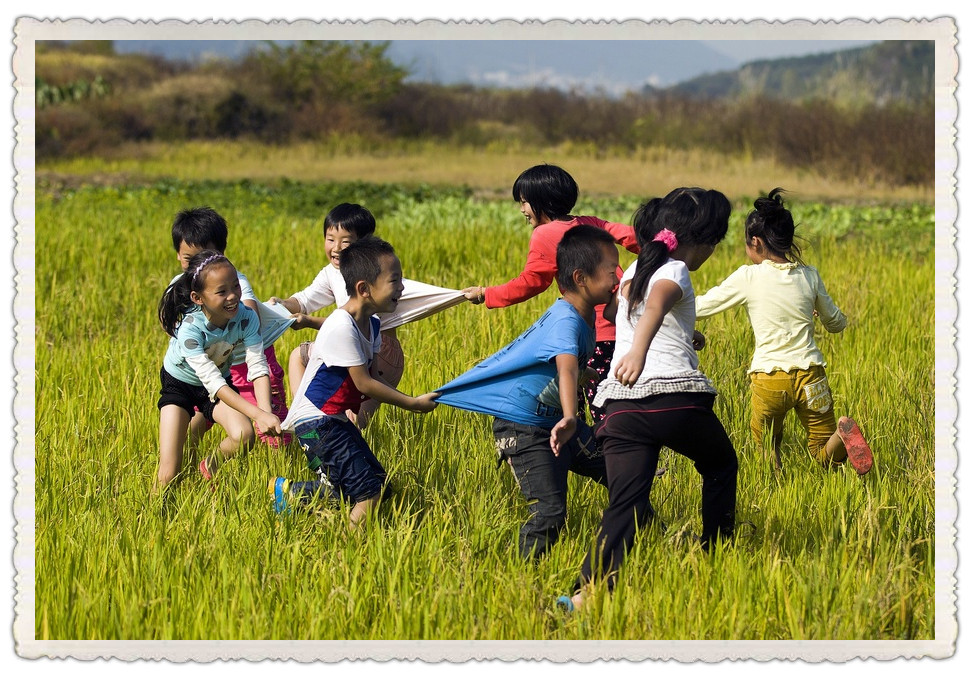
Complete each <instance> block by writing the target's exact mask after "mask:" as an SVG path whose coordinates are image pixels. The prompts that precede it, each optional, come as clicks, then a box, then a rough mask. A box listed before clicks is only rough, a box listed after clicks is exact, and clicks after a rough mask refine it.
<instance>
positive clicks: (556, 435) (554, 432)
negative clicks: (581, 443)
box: [551, 415, 578, 456]
mask: <svg viewBox="0 0 973 683" xmlns="http://www.w3.org/2000/svg"><path fill="white" fill-rule="evenodd" d="M577 429H578V419H577V418H576V417H574V416H573V415H570V416H569V415H565V416H564V417H562V418H561V420H560V421H559V422H558V423H557V424H556V425H554V427H552V428H551V450H552V451H554V455H555V456H558V455H561V448H562V447H563V446H564V444H566V443H567V442H568V441H570V440H571V437H572V436H574V432H575V431H576V430H577Z"/></svg>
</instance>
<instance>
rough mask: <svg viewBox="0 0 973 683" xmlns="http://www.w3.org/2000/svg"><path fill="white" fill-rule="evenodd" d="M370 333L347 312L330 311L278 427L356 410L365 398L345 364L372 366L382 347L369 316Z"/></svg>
mask: <svg viewBox="0 0 973 683" xmlns="http://www.w3.org/2000/svg"><path fill="white" fill-rule="evenodd" d="M370 322H371V325H370V327H369V332H370V336H369V337H366V336H365V335H363V334H362V332H361V330H360V329H358V325H357V324H356V323H355V319H354V318H353V317H352V316H351V314H350V313H348V312H347V311H345V310H344V309H341V308H339V309H338V310H336V311H335V312H334V313H332V314H331V315H329V316H328V317H327V318H326V319H325V321H324V323H323V324H322V325H321V329H320V330H318V334H317V336H316V337H315V339H314V346H313V348H312V349H311V355H310V357H309V358H308V364H307V370H305V372H304V377H303V378H302V379H301V385H300V386H299V387H298V388H297V392H296V393H295V395H294V400H293V401H292V402H291V407H290V410H288V411H287V417H286V418H285V419H284V421H283V423H282V424H281V427H282V428H283V429H284V430H287V431H293V430H294V425H296V424H297V423H299V422H303V421H304V420H307V419H313V418H317V417H321V416H323V415H334V416H337V417H343V416H344V412H345V410H347V409H349V408H350V409H352V410H357V409H358V407H360V406H361V401H362V399H363V398H364V397H363V396H362V394H361V391H360V390H359V389H358V388H357V387H356V386H355V383H354V382H352V380H351V376H350V375H349V374H348V368H351V367H357V366H359V365H364V366H366V367H369V366H371V363H372V358H374V357H375V355H376V354H377V353H378V352H379V350H380V349H381V348H382V336H381V335H380V334H379V329H378V328H379V320H378V318H377V317H376V316H372V317H371V319H370Z"/></svg>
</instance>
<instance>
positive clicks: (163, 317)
mask: <svg viewBox="0 0 973 683" xmlns="http://www.w3.org/2000/svg"><path fill="white" fill-rule="evenodd" d="M191 281H192V276H191V275H190V273H188V272H186V273H183V274H182V275H180V276H179V279H178V280H176V281H175V282H173V283H172V284H171V285H169V286H168V287H167V288H166V291H165V294H163V295H162V300H161V301H160V302H159V322H160V323H162V329H163V330H165V331H166V334H168V335H169V336H170V337H175V336H176V327H177V326H178V325H179V321H180V320H182V316H183V315H185V313H186V312H187V311H188V310H189V309H190V308H192V300H191V299H190V298H189V291H190V286H189V285H190V282H191Z"/></svg>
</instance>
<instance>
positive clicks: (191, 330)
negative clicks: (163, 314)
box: [162, 303, 270, 401]
mask: <svg viewBox="0 0 973 683" xmlns="http://www.w3.org/2000/svg"><path fill="white" fill-rule="evenodd" d="M238 350H239V351H240V352H241V353H242V355H243V356H244V358H245V359H246V362H247V379H248V380H249V381H251V382H252V381H253V380H254V379H256V378H257V377H261V376H263V375H270V370H269V369H268V367H267V357H266V356H264V347H263V341H262V340H261V338H260V320H259V318H258V317H257V314H256V313H254V312H253V311H251V310H250V309H249V308H247V307H246V306H244V305H243V304H242V303H241V304H240V305H239V307H237V312H236V315H235V316H233V318H232V319H230V321H229V322H228V323H227V324H226V327H224V328H222V329H221V328H219V327H217V326H216V325H213V324H212V323H211V322H210V321H209V320H208V319H207V318H206V315H205V314H204V313H203V312H202V311H201V310H200V309H199V308H196V309H194V310H192V311H190V312H189V313H186V314H185V315H184V316H183V318H182V320H181V321H180V322H179V326H178V327H176V336H175V337H172V338H171V339H170V340H169V348H168V349H167V350H166V355H165V357H164V358H163V361H162V365H163V367H165V369H166V372H168V373H169V374H170V375H172V376H173V377H175V378H176V379H179V380H182V381H183V382H186V383H187V384H192V385H194V386H203V387H206V391H207V393H208V394H209V397H210V400H214V401H215V400H216V392H218V391H219V390H220V389H222V388H223V387H224V386H226V384H227V381H226V378H227V377H229V374H230V366H231V365H232V364H233V357H234V355H235V353H236V352H237V351H238Z"/></svg>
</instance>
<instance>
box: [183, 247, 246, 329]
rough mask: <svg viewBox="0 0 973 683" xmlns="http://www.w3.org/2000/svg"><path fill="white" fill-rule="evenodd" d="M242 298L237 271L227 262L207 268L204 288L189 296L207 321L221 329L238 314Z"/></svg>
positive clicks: (203, 280)
mask: <svg viewBox="0 0 973 683" xmlns="http://www.w3.org/2000/svg"><path fill="white" fill-rule="evenodd" d="M241 296H242V293H241V291H240V279H239V278H238V277H237V274H236V269H235V268H234V267H233V266H231V265H230V264H229V263H226V262H223V263H217V264H215V265H211V266H209V267H207V268H206V269H205V270H204V271H203V273H202V288H201V289H200V290H199V291H193V292H190V294H189V297H190V299H192V302H193V303H194V304H196V305H197V306H199V307H200V309H202V311H203V313H204V314H205V315H206V319H207V320H209V321H210V322H211V323H213V324H214V325H216V326H217V327H221V328H222V327H225V326H226V324H227V323H228V322H230V320H232V319H233V317H234V316H235V315H236V314H237V311H238V310H239V309H240V297H241Z"/></svg>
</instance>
